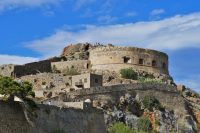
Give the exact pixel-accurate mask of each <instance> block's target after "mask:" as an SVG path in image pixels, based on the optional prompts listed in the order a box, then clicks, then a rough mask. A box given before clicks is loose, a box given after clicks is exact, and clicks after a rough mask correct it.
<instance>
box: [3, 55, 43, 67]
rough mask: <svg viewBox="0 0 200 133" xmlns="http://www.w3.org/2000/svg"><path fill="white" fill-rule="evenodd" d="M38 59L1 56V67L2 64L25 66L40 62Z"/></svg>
mask: <svg viewBox="0 0 200 133" xmlns="http://www.w3.org/2000/svg"><path fill="white" fill-rule="evenodd" d="M38 60H39V59H38V58H33V57H23V56H15V55H0V61H1V62H0V65H2V64H19V65H21V64H25V63H29V62H34V61H38Z"/></svg>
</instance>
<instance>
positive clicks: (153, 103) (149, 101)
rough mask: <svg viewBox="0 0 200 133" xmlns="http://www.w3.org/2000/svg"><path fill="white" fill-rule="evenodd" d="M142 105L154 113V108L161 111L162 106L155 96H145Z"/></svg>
mask: <svg viewBox="0 0 200 133" xmlns="http://www.w3.org/2000/svg"><path fill="white" fill-rule="evenodd" d="M142 104H143V106H144V108H146V109H148V110H150V111H152V110H153V108H155V109H161V104H160V102H159V101H158V100H157V99H156V98H155V97H153V96H145V97H144V98H143V99H142Z"/></svg>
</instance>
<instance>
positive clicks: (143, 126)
mask: <svg viewBox="0 0 200 133" xmlns="http://www.w3.org/2000/svg"><path fill="white" fill-rule="evenodd" d="M137 127H138V130H139V131H146V132H151V130H152V125H151V121H150V120H149V118H147V117H144V116H143V117H140V118H139V119H138V120H137Z"/></svg>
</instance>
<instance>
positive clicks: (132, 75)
mask: <svg viewBox="0 0 200 133" xmlns="http://www.w3.org/2000/svg"><path fill="white" fill-rule="evenodd" d="M120 74H121V76H122V78H125V79H133V80H136V79H137V77H138V75H137V73H136V72H135V71H134V70H133V69H132V68H126V69H121V70H120Z"/></svg>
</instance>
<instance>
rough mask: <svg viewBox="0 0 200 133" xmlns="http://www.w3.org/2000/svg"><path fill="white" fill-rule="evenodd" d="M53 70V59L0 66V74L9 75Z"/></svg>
mask: <svg viewBox="0 0 200 133" xmlns="http://www.w3.org/2000/svg"><path fill="white" fill-rule="evenodd" d="M44 72H51V61H50V60H42V61H39V62H32V63H28V64H24V65H12V64H10V65H2V66H0V75H3V76H7V77H21V76H24V75H31V74H37V73H44Z"/></svg>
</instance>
